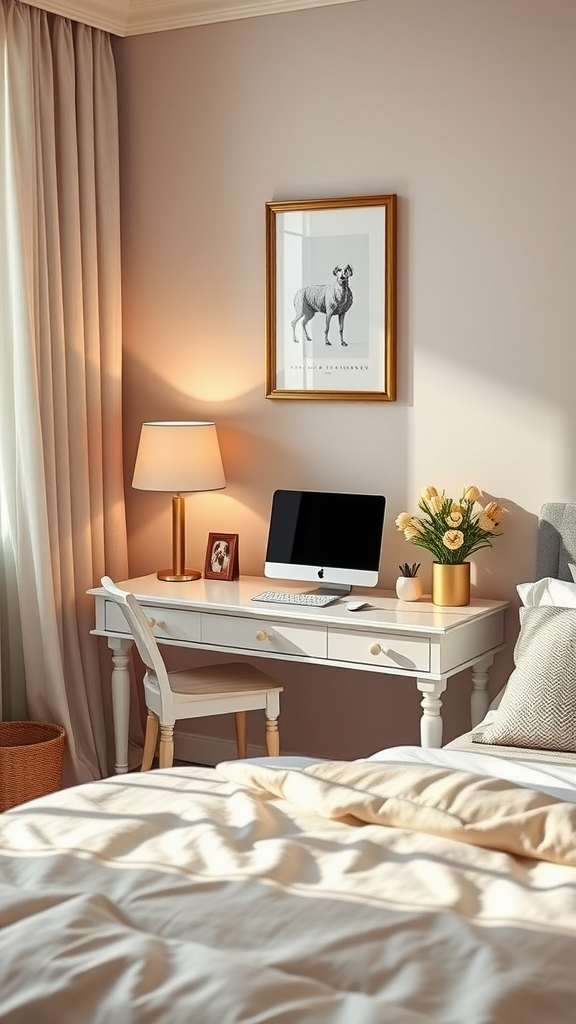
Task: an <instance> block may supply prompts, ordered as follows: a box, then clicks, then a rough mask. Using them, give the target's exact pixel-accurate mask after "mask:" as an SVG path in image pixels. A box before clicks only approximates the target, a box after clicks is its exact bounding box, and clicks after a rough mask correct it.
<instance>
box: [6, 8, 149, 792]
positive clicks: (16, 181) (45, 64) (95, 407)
mask: <svg viewBox="0 0 576 1024" xmlns="http://www.w3.org/2000/svg"><path fill="white" fill-rule="evenodd" d="M0 47H1V62H2V67H1V76H2V81H1V82H0V99H1V103H2V109H1V112H0V130H1V132H2V140H1V141H0V163H1V165H2V166H1V169H0V175H1V178H0V188H1V190H2V194H1V199H0V202H1V203H2V210H1V221H0V236H1V237H0V262H1V265H2V267H3V268H5V270H6V273H5V276H4V281H3V283H2V299H3V302H2V309H1V311H0V331H1V335H0V343H1V349H2V352H1V354H2V375H1V380H0V412H1V420H0V427H1V434H0V445H1V451H0V455H1V469H0V476H1V479H0V485H1V486H0V493H1V499H2V506H1V507H2V522H3V524H4V530H3V544H4V547H6V545H9V547H10V550H11V552H12V553H13V558H14V567H15V569H14V581H15V583H14V588H15V591H16V592H17V598H18V607H19V611H20V619H21V623H22V649H23V655H24V666H25V687H26V701H27V705H28V711H29V715H30V717H31V718H33V719H38V720H44V721H55V722H58V723H59V724H61V725H63V726H64V727H65V729H66V732H67V737H68V762H67V765H66V778H65V781H67V782H74V781H85V780H89V779H93V778H99V777H100V776H102V775H105V774H108V772H109V770H110V767H111V765H112V763H113V751H112V725H111V711H110V691H109V679H110V659H109V656H108V655H109V652H108V651H107V648H106V646H105V643H104V641H102V640H97V639H96V638H95V637H92V636H91V635H90V629H91V628H92V627H93V624H94V607H93V599H92V598H91V597H89V596H87V595H86V590H87V589H88V588H90V587H92V586H94V585H95V584H98V582H99V580H100V577H101V576H102V575H103V574H104V572H108V573H109V574H110V575H111V576H113V577H114V578H116V579H126V577H127V576H128V571H127V569H128V563H127V548H126V528H125V516H124V498H123V473H122V424H121V322H120V300H121V294H120V237H119V170H118V124H117V99H116V79H115V69H114V63H113V56H112V50H111V45H110V38H109V36H108V34H107V33H104V32H101V31H98V30H96V29H91V28H89V27H87V26H85V25H82V24H79V23H76V22H72V21H69V20H68V19H65V18H61V17H58V16H55V15H51V14H48V13H46V12H45V11H41V10H38V9H36V8H30V7H27V6H26V5H25V4H21V3H17V2H15V0H0ZM7 603H8V604H10V595H8V602H7ZM12 608H14V602H13V601H12ZM1 609H2V605H1V604H0V614H1ZM5 621H6V615H5V620H4V626H5ZM3 628H4V627H3ZM6 688H7V686H6V681H4V689H5V690H6ZM5 703H6V701H5ZM133 703H134V702H133ZM133 728H134V738H135V739H136V740H137V741H139V740H140V739H141V734H140V732H139V720H138V717H137V716H135V721H134V723H133Z"/></svg>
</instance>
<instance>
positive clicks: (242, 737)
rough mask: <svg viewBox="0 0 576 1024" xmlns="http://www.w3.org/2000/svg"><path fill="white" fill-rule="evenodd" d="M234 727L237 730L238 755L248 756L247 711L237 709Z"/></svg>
mask: <svg viewBox="0 0 576 1024" xmlns="http://www.w3.org/2000/svg"><path fill="white" fill-rule="evenodd" d="M234 728H235V730H236V750H237V752H238V757H246V756H247V754H248V741H247V739H246V712H245V711H236V712H235V714H234Z"/></svg>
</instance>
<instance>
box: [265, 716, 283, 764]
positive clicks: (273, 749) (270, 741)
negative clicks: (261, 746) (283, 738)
mask: <svg viewBox="0 0 576 1024" xmlns="http://www.w3.org/2000/svg"><path fill="white" fill-rule="evenodd" d="M266 750H267V751H268V757H278V755H279V754H280V733H279V731H278V719H277V718H266Z"/></svg>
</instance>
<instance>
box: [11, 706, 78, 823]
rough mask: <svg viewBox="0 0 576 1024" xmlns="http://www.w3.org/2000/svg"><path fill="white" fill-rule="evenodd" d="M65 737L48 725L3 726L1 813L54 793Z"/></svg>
mask: <svg viewBox="0 0 576 1024" xmlns="http://www.w3.org/2000/svg"><path fill="white" fill-rule="evenodd" d="M65 741H66V734H65V732H64V729H63V728H62V726H60V725H52V724H51V723H48V722H0V811H6V810H8V808H9V807H15V806H16V805H17V804H22V803H24V802H25V801H26V800H35V799H36V797H38V796H45V795H46V794H47V793H54V792H55V790H57V789H60V785H61V782H62V763H63V759H64V744H65Z"/></svg>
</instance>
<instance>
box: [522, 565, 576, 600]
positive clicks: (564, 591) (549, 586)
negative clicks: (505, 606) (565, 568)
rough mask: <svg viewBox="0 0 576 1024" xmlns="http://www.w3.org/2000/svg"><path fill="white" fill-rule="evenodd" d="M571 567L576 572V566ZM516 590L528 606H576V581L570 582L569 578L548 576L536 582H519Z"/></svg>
mask: <svg viewBox="0 0 576 1024" xmlns="http://www.w3.org/2000/svg"><path fill="white" fill-rule="evenodd" d="M570 568H571V570H572V568H574V572H576V566H574V567H572V566H571V567H570ZM516 590H517V591H518V596H519V598H520V600H521V601H522V604H523V605H525V606H526V607H533V606H540V605H553V606H555V607H557V608H576V583H569V582H568V580H556V579H554V577H553V576H546V578H545V579H543V580H538V581H537V582H536V583H519V584H518V586H517V587H516Z"/></svg>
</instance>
